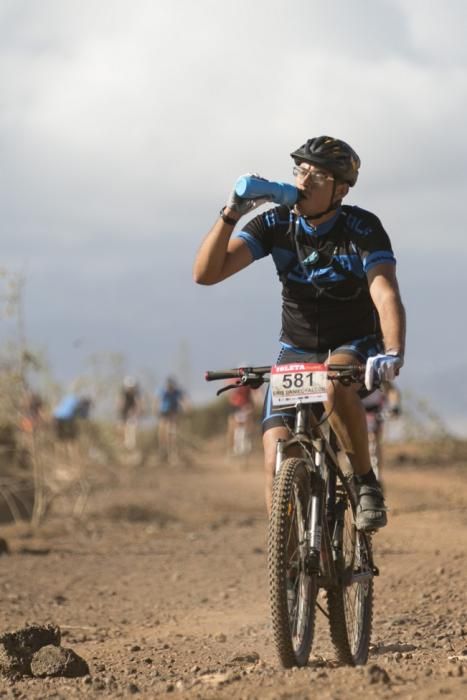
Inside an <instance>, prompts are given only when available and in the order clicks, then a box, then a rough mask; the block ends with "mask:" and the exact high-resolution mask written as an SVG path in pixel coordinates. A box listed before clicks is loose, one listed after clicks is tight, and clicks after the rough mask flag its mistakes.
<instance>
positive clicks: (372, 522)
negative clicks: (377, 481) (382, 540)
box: [355, 484, 388, 532]
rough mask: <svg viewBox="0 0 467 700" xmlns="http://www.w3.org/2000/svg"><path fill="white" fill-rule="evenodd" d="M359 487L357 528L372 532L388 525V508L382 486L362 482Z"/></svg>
mask: <svg viewBox="0 0 467 700" xmlns="http://www.w3.org/2000/svg"><path fill="white" fill-rule="evenodd" d="M357 489H358V505H357V517H356V520H355V524H356V527H357V530H363V531H364V532H371V531H372V530H379V529H380V528H382V527H384V526H385V525H387V522H388V517H387V515H386V510H387V508H386V505H385V503H384V496H383V492H382V490H381V488H380V487H379V486H376V485H375V486H368V485H367V484H360V485H358V486H357Z"/></svg>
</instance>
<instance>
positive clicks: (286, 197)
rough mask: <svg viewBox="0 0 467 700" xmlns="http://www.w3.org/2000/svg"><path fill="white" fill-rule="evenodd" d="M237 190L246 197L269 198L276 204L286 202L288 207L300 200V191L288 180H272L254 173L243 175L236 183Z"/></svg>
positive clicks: (239, 194) (240, 195)
mask: <svg viewBox="0 0 467 700" xmlns="http://www.w3.org/2000/svg"><path fill="white" fill-rule="evenodd" d="M235 192H236V194H238V196H239V197H243V198H244V199H259V198H261V197H265V198H267V199H268V200H269V201H270V202H275V204H285V205H287V206H288V207H293V205H294V204H295V203H296V202H297V201H298V198H299V196H300V191H299V190H298V189H297V188H296V187H295V186H294V185H289V184H288V183H287V182H271V181H270V180H264V179H263V178H261V177H255V176H254V175H243V177H239V178H238V180H237V182H236V183H235Z"/></svg>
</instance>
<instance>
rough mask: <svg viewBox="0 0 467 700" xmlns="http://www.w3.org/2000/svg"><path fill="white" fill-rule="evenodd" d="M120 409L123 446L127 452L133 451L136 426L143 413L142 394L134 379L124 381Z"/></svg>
mask: <svg viewBox="0 0 467 700" xmlns="http://www.w3.org/2000/svg"><path fill="white" fill-rule="evenodd" d="M118 408H119V417H120V421H121V425H122V433H123V444H124V446H125V447H126V449H127V450H133V449H134V448H135V447H136V426H137V421H138V417H139V415H140V413H141V393H140V389H139V386H138V382H137V381H136V379H135V378H134V377H130V376H127V377H125V379H124V380H123V385H122V388H121V390H120V396H119V407H118Z"/></svg>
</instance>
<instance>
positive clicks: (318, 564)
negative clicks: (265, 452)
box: [206, 363, 379, 668]
mask: <svg viewBox="0 0 467 700" xmlns="http://www.w3.org/2000/svg"><path fill="white" fill-rule="evenodd" d="M363 374H364V367H362V366H358V365H357V366H356V365H328V366H326V365H321V364H317V363H302V364H301V363H297V364H293V365H291V364H289V365H276V366H273V367H271V366H264V367H247V368H237V369H231V370H221V371H215V372H207V373H206V379H207V380H208V381H212V380H216V379H229V378H237V382H238V384H242V385H248V386H251V387H252V388H255V389H256V388H258V387H259V386H261V385H262V384H263V383H264V382H267V381H270V382H271V390H272V397H273V403H274V402H275V403H276V405H281V404H283V405H289V406H291V405H292V406H295V409H296V417H295V425H294V428H293V429H292V430H291V431H290V432H291V434H290V437H289V438H288V439H287V440H279V441H278V444H277V452H276V467H275V477H274V485H273V497H272V510H271V516H270V520H269V528H268V571H269V599H270V606H271V614H272V624H273V637H274V644H275V647H276V651H277V654H278V657H279V660H280V662H281V664H282V665H283V666H284V667H285V668H290V667H292V666H305V665H306V664H307V662H308V659H309V656H310V652H311V648H312V644H313V637H314V627H315V617H316V610H317V609H319V610H320V611H321V612H322V613H324V615H325V616H326V617H327V619H328V621H329V627H330V633H331V639H332V642H333V645H334V647H335V650H336V652H337V657H338V660H339V662H341V663H344V664H350V665H353V666H355V665H360V664H364V663H366V661H367V658H368V649H369V645H370V637H371V628H372V617H373V578H374V577H375V576H377V575H378V573H379V572H378V569H377V567H376V566H375V564H374V561H373V554H372V547H371V535H370V534H369V533H366V532H361V531H359V530H357V529H356V526H355V514H356V507H357V493H356V489H355V485H354V481H353V475H352V474H344V472H343V471H342V469H341V467H340V465H339V459H338V442H337V438H336V436H335V434H334V432H333V431H332V429H331V428H330V426H329V424H328V423H327V418H328V417H329V415H327V416H326V415H324V414H323V408H322V401H324V400H325V398H326V385H327V381H328V380H331V381H332V382H334V381H339V382H342V383H343V384H344V385H349V384H350V383H353V382H361V381H362V376H363ZM267 375H269V377H267ZM229 388H230V387H224V388H223V389H220V390H219V391H218V392H217V393H218V394H219V393H222V392H223V391H227V390H228V389H229ZM297 454H298V455H299V456H296V455H297ZM320 589H324V591H325V592H326V601H327V606H326V607H327V609H325V608H323V607H322V606H321V604H320V603H319V602H318V592H319V590H320Z"/></svg>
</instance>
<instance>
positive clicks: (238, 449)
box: [227, 380, 255, 455]
mask: <svg viewBox="0 0 467 700" xmlns="http://www.w3.org/2000/svg"><path fill="white" fill-rule="evenodd" d="M235 381H236V380H233V382H232V383H235ZM227 400H228V409H229V415H228V418H227V452H228V454H231V455H241V454H246V453H247V452H249V451H250V449H251V442H250V440H251V434H252V424H253V411H254V406H255V405H254V401H253V389H251V387H249V386H237V387H235V389H230V390H229V391H228V392H227ZM239 427H241V428H242V430H243V431H244V433H243V434H244V436H245V439H244V440H243V441H242V443H243V444H238V441H237V440H236V433H237V431H238V429H239Z"/></svg>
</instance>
